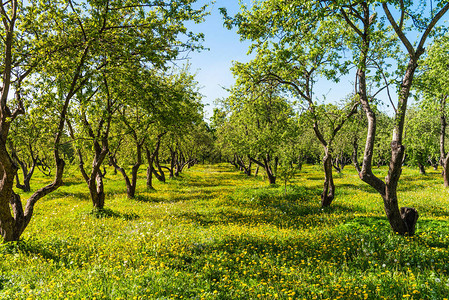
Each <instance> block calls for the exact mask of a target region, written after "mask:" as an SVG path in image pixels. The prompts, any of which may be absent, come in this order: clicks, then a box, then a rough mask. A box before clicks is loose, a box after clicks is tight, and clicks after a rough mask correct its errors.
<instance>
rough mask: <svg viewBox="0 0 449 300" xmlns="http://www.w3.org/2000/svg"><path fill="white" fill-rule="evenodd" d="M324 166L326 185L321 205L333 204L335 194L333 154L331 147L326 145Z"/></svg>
mask: <svg viewBox="0 0 449 300" xmlns="http://www.w3.org/2000/svg"><path fill="white" fill-rule="evenodd" d="M323 166H324V187H323V192H322V193H321V207H328V206H330V205H331V203H332V200H334V196H335V185H334V178H333V176H332V154H331V151H330V149H329V148H327V147H325V155H324V158H323Z"/></svg>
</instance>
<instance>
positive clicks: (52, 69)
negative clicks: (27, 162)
mask: <svg viewBox="0 0 449 300" xmlns="http://www.w3.org/2000/svg"><path fill="white" fill-rule="evenodd" d="M192 3H193V2H192V1H182V0H179V1H131V2H128V3H126V4H124V3H122V2H110V1H100V2H98V1H82V2H78V3H74V2H72V1H68V3H66V2H57V1H56V2H55V1H51V2H50V1H28V2H27V3H26V4H25V5H21V3H20V2H19V1H17V0H13V1H8V2H1V3H0V13H1V15H2V28H1V30H2V36H3V37H4V39H3V41H2V43H1V48H2V53H3V57H2V66H3V68H2V90H1V97H0V111H1V119H0V136H1V139H0V140H1V142H0V153H1V154H0V175H1V176H0V177H1V178H2V179H1V180H2V182H1V184H0V186H1V187H0V233H1V234H2V236H3V238H4V241H11V240H17V239H19V237H20V235H21V234H22V232H23V230H24V229H25V227H26V226H27V224H28V223H29V221H30V220H31V216H32V213H33V209H34V205H35V204H36V202H37V201H38V200H39V199H40V198H42V197H44V196H45V195H47V194H48V193H50V192H52V191H54V190H55V189H57V188H58V187H59V186H61V185H62V183H63V182H62V174H63V170H64V164H65V163H64V160H63V159H62V158H61V157H60V145H61V138H62V137H63V136H64V127H65V126H64V125H65V117H66V114H67V109H68V107H69V105H70V102H71V100H72V99H73V97H74V96H75V95H76V94H77V93H79V92H84V91H83V89H84V87H85V85H86V83H88V82H89V80H90V79H92V78H93V76H95V75H98V72H100V71H101V70H102V69H103V68H104V67H105V66H106V65H108V64H120V63H121V62H128V61H136V60H137V61H139V63H140V67H144V66H145V67H149V66H151V67H163V66H164V65H165V63H166V62H167V61H168V60H170V59H174V58H177V57H179V56H180V54H181V53H182V51H186V50H188V51H190V50H194V49H198V48H200V46H199V45H198V42H199V41H200V40H201V39H202V35H196V34H193V33H191V32H188V31H187V29H186V27H185V26H184V22H185V21H187V20H193V21H195V22H199V21H201V20H202V18H203V16H204V9H205V7H201V8H199V9H193V8H192ZM180 35H183V36H184V37H183V38H182V40H183V41H181V39H180V38H179V36H180ZM124 49H125V50H126V52H124V51H123V50H124ZM141 57H144V58H146V60H143V61H141V60H139V59H136V58H141ZM31 75H33V76H31ZM27 78H29V82H28V84H31V83H32V84H33V87H34V89H37V90H38V91H37V92H35V93H34V94H35V95H38V96H39V98H36V99H34V101H33V104H32V106H38V105H39V106H41V105H49V106H48V107H53V108H55V110H54V111H55V112H56V115H57V116H58V117H57V120H58V121H57V123H58V127H57V131H56V132H55V136H56V138H55V141H54V146H53V148H54V157H55V165H56V169H57V170H56V172H55V180H54V181H53V183H52V184H50V185H48V186H46V187H44V188H42V189H39V190H38V191H36V192H35V193H34V194H33V195H32V196H31V197H30V198H29V199H28V200H27V204H26V207H25V209H23V208H22V203H21V201H20V197H19V196H18V195H17V194H15V193H14V191H13V182H14V178H15V177H16V174H17V170H18V166H17V165H16V163H15V162H14V161H13V159H12V157H11V155H10V154H9V153H8V149H7V143H8V142H7V140H8V135H9V131H10V127H11V124H12V123H13V122H14V121H15V120H16V119H17V117H18V116H19V115H20V114H24V113H25V110H24V105H23V100H22V96H23V90H22V87H23V85H24V83H25V80H26V79H27ZM11 91H13V92H14V94H15V97H14V99H12V97H10V94H11V93H12V92H11ZM45 95H46V96H45ZM49 96H52V97H49ZM44 97H47V100H45V101H47V102H45V101H44V100H42V99H43V98H44ZM50 98H51V99H53V100H54V101H53V102H52V103H51V101H50V100H49V99H50ZM11 209H12V211H13V215H12V214H11Z"/></svg>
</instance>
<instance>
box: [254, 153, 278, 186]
mask: <svg viewBox="0 0 449 300" xmlns="http://www.w3.org/2000/svg"><path fill="white" fill-rule="evenodd" d="M250 159H251V160H252V161H253V162H254V163H256V164H257V165H259V166H261V167H262V168H264V170H265V173H266V174H267V177H268V182H269V183H270V184H276V175H275V174H274V173H273V169H272V168H271V166H270V161H271V157H270V155H269V154H266V155H265V156H264V157H263V159H262V160H263V162H262V161H259V160H257V159H255V158H253V157H250Z"/></svg>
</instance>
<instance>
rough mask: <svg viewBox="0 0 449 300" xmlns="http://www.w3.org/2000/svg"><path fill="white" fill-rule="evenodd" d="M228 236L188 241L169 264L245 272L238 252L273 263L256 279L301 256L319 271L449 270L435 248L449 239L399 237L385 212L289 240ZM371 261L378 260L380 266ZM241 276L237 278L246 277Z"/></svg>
mask: <svg viewBox="0 0 449 300" xmlns="http://www.w3.org/2000/svg"><path fill="white" fill-rule="evenodd" d="M443 223H445V224H439V226H447V222H443ZM425 227H426V228H427V227H428V224H426V225H425ZM224 235H225V236H224V237H223V238H221V239H219V240H217V239H214V238H211V239H209V240H206V241H204V242H202V243H196V242H195V243H192V244H190V246H188V248H189V250H190V251H189V253H187V254H186V253H184V254H182V256H180V255H179V254H178V253H177V252H172V253H167V254H168V255H167V257H169V258H172V259H170V261H168V264H169V265H170V267H171V268H173V269H181V270H188V271H190V272H194V271H195V270H197V269H202V270H204V269H203V264H204V265H208V264H212V265H220V270H222V269H223V270H228V271H227V272H228V273H230V274H233V273H241V272H242V269H244V268H242V267H241V265H242V264H244V262H242V263H241V264H236V263H235V261H236V260H235V259H233V258H235V257H239V259H245V258H244V257H247V258H248V263H249V264H255V262H256V263H257V261H258V260H263V262H264V264H265V263H266V262H267V261H268V264H267V265H268V266H270V267H269V268H267V269H264V268H263V264H260V265H257V266H258V267H257V271H258V272H257V273H254V277H255V278H254V277H253V279H258V280H260V279H264V278H268V277H270V278H273V274H276V276H277V278H282V277H285V276H286V275H285V273H284V274H282V269H283V268H284V267H285V266H287V267H288V266H289V265H291V264H297V263H298V262H300V261H304V262H305V263H306V264H309V265H310V264H312V265H313V264H316V267H317V268H318V269H317V270H319V268H321V267H323V266H326V265H334V266H339V267H338V268H339V269H341V268H344V269H347V270H359V271H355V272H356V273H358V272H360V273H363V272H366V271H368V270H369V271H370V272H380V271H379V270H380V269H382V271H385V270H390V271H391V272H398V271H399V272H407V270H408V269H409V268H410V269H412V270H413V271H415V272H423V271H425V270H426V271H429V272H433V271H434V270H436V269H440V270H441V271H443V272H448V271H449V265H448V264H447V263H446V260H447V257H446V254H445V251H438V250H435V249H434V248H432V247H439V248H445V247H446V248H447V247H448V240H447V239H445V241H442V242H440V243H439V244H438V245H435V243H429V242H428V240H427V239H431V240H433V239H434V238H428V237H427V236H424V238H423V237H421V236H420V235H417V236H415V237H403V236H399V235H396V234H394V233H392V232H391V229H390V227H389V225H388V221H387V220H386V219H383V218H381V217H356V218H350V219H348V220H347V221H346V222H345V223H343V224H340V225H338V226H336V227H330V228H329V230H327V231H326V232H325V233H324V234H323V233H322V234H316V235H297V236H293V237H289V238H285V239H280V238H276V237H273V236H263V235H261V236H252V235H248V234H238V233H233V232H227V233H224ZM211 254H213V256H211ZM223 257H226V259H222V258H223ZM173 258H177V259H173ZM373 262H377V263H378V264H376V266H377V267H376V266H374V263H373ZM275 265H277V267H274V266H275ZM381 266H382V267H381ZM376 268H377V269H376ZM208 270H209V272H210V276H211V278H210V279H211V280H213V279H215V280H220V278H223V275H224V273H223V274H221V272H219V271H218V268H212V269H208ZM207 272H208V271H206V274H207ZM277 272H278V273H277ZM351 272H353V271H351ZM241 275H242V274H240V275H239V276H238V277H239V278H242V277H243V276H242V277H240V276H241Z"/></svg>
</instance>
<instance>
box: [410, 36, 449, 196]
mask: <svg viewBox="0 0 449 300" xmlns="http://www.w3.org/2000/svg"><path fill="white" fill-rule="evenodd" d="M448 45H449V37H448V36H447V35H445V36H443V37H440V38H438V39H436V40H435V41H434V43H433V44H432V46H431V47H430V49H429V51H428V54H427V56H426V58H425V59H424V61H423V63H422V64H421V68H420V71H421V74H420V75H419V77H418V78H417V79H418V80H417V85H416V88H417V91H418V93H419V94H421V95H422V98H423V99H422V101H421V103H422V105H421V107H422V109H423V110H424V111H429V113H433V114H434V112H435V111H438V112H439V118H440V129H439V136H440V141H439V148H440V149H439V154H440V163H441V165H442V167H443V179H444V186H445V187H449V154H448V152H447V151H446V128H447V110H448V108H447V98H448V95H449V88H448V86H447V82H446V78H447V76H448V75H449V68H448V66H447V60H448V58H449V53H448V51H447V47H448Z"/></svg>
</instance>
